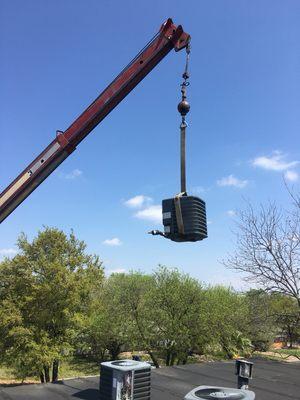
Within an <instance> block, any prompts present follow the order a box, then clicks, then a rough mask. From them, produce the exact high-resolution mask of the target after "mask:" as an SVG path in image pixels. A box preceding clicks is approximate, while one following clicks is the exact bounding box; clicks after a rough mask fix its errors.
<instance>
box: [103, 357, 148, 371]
mask: <svg viewBox="0 0 300 400" xmlns="http://www.w3.org/2000/svg"><path fill="white" fill-rule="evenodd" d="M101 366H103V367H106V368H111V369H117V370H119V371H137V370H139V369H151V365H150V364H149V363H147V362H141V361H134V360H118V361H107V362H103V363H101Z"/></svg>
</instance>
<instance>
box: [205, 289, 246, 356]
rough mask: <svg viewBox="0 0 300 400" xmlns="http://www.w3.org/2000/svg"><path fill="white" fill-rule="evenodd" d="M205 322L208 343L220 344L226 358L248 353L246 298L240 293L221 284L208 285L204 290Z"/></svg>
mask: <svg viewBox="0 0 300 400" xmlns="http://www.w3.org/2000/svg"><path fill="white" fill-rule="evenodd" d="M205 298H206V306H205V310H206V312H205V322H204V326H205V327H206V336H207V341H208V343H209V345H210V347H212V348H214V347H216V348H218V347H219V346H220V347H221V349H222V350H223V351H224V352H225V354H226V356H227V357H228V358H232V357H234V356H236V355H238V354H239V353H248V352H249V351H250V348H251V342H250V340H249V338H248V336H247V311H248V307H247V301H246V300H245V297H244V296H243V295H241V294H238V293H236V292H234V291H233V290H232V289H231V288H226V287H223V286H215V287H209V288H207V290H206V293H205Z"/></svg>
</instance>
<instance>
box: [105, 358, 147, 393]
mask: <svg viewBox="0 0 300 400" xmlns="http://www.w3.org/2000/svg"><path fill="white" fill-rule="evenodd" d="M150 386H151V366H150V364H148V363H146V362H139V361H133V360H119V361H110V362H103V363H101V368H100V400H150Z"/></svg>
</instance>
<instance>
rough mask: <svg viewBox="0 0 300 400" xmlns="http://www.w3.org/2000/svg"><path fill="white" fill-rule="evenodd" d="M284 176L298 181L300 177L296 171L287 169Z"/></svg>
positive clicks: (291, 180)
mask: <svg viewBox="0 0 300 400" xmlns="http://www.w3.org/2000/svg"><path fill="white" fill-rule="evenodd" d="M284 178H285V179H286V180H287V181H290V182H296V181H297V180H298V178H299V175H298V173H297V172H296V171H291V170H287V171H286V172H285V174H284Z"/></svg>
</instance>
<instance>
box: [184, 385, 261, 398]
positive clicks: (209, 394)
mask: <svg viewBox="0 0 300 400" xmlns="http://www.w3.org/2000/svg"><path fill="white" fill-rule="evenodd" d="M199 399H205V400H216V399H223V400H254V399H255V394H254V392H251V391H250V390H242V389H231V388H223V387H217V386H199V387H197V388H196V389H194V390H192V391H191V392H189V393H188V394H187V395H186V396H185V398H184V400H199Z"/></svg>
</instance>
